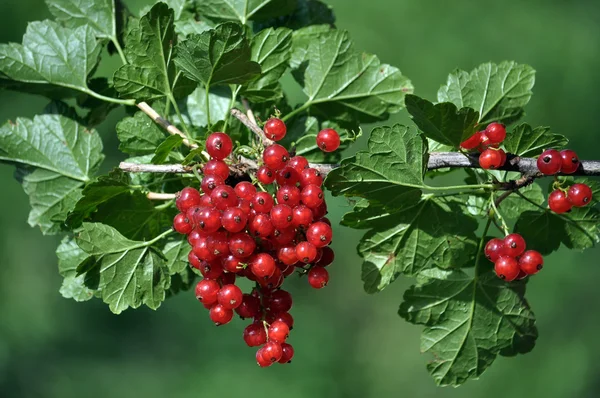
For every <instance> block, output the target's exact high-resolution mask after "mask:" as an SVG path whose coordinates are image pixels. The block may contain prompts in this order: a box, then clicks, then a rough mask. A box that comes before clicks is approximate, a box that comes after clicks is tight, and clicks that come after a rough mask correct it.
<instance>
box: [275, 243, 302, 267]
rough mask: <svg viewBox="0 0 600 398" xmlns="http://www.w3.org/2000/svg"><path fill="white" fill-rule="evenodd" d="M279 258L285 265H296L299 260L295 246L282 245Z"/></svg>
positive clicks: (278, 252) (278, 253)
mask: <svg viewBox="0 0 600 398" xmlns="http://www.w3.org/2000/svg"><path fill="white" fill-rule="evenodd" d="M277 259H278V260H279V261H281V262H282V263H283V264H285V265H294V264H296V263H297V262H298V257H297V256H296V248H295V247H294V246H281V247H280V248H279V250H278V251H277Z"/></svg>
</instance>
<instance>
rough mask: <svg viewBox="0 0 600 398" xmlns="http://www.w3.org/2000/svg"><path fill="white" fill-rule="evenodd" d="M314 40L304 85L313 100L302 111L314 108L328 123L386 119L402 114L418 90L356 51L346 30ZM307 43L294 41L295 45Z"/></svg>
mask: <svg viewBox="0 0 600 398" xmlns="http://www.w3.org/2000/svg"><path fill="white" fill-rule="evenodd" d="M311 28H312V27H311ZM311 28H309V30H310V31H311V32H314V29H311ZM298 32H300V31H298ZM299 35H300V37H301V36H302V34H301V33H300V34H299ZM310 37H311V39H310V42H309V44H308V51H307V52H306V57H305V59H306V61H308V66H307V67H306V70H305V71H304V76H303V79H301V80H299V82H300V83H301V84H302V83H303V85H304V92H305V94H306V95H307V96H308V99H307V101H306V103H305V104H304V105H303V107H306V108H308V107H315V108H316V109H317V110H318V111H319V112H321V113H323V114H327V115H329V116H328V118H329V119H334V120H336V119H341V120H344V121H347V122H348V121H353V122H357V121H372V120H383V119H385V118H387V117H388V115H389V113H395V112H398V111H399V110H400V109H402V106H403V104H404V96H405V94H407V93H411V92H412V90H413V86H412V84H411V83H410V80H408V78H406V77H405V76H403V75H402V73H400V70H398V69H397V68H395V67H393V66H390V65H386V64H382V63H381V62H380V61H379V59H378V58H377V57H376V56H375V55H371V54H367V53H361V52H359V51H357V50H356V49H355V48H354V45H353V43H352V42H351V41H350V39H349V37H348V33H347V32H346V31H341V30H329V31H327V32H320V34H318V35H317V36H316V37H312V34H311V35H310ZM302 42H303V41H302V40H294V46H295V47H296V48H297V46H298V45H299V44H303V43H302ZM304 44H306V43H304ZM297 61H298V60H296V62H297ZM295 77H296V78H297V74H295Z"/></svg>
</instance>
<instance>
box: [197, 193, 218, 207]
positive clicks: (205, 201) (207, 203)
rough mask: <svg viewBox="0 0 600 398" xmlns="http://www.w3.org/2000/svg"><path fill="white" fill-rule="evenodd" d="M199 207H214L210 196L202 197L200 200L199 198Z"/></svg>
mask: <svg viewBox="0 0 600 398" xmlns="http://www.w3.org/2000/svg"><path fill="white" fill-rule="evenodd" d="M200 207H215V204H214V203H213V201H212V199H211V197H210V194H204V195H202V198H200Z"/></svg>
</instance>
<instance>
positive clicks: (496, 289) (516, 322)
mask: <svg viewBox="0 0 600 398" xmlns="http://www.w3.org/2000/svg"><path fill="white" fill-rule="evenodd" d="M429 276H430V277H429V278H428V279H426V280H425V281H424V282H422V283H420V284H417V285H415V286H412V287H411V288H410V289H408V290H407V291H406V292H405V294H404V302H403V303H402V305H400V309H399V314H400V316H401V317H403V318H405V319H406V320H407V321H409V322H411V323H414V324H420V325H424V326H425V329H424V330H423V333H422V335H421V351H422V352H428V353H431V354H432V355H433V357H434V358H433V360H432V361H431V362H430V363H429V364H428V365H427V369H428V371H429V373H430V374H431V375H432V376H433V378H434V380H435V382H436V383H437V384H438V385H441V386H447V385H451V386H458V385H461V384H463V383H464V382H466V381H467V380H469V379H476V378H478V377H479V376H481V374H482V373H483V372H484V371H485V370H486V369H487V368H488V367H489V366H490V365H491V364H492V363H493V362H494V360H495V359H496V357H497V356H498V354H500V352H501V351H502V350H505V349H508V348H510V349H511V350H513V351H514V352H528V351H531V349H533V346H534V345H535V341H536V339H537V335H538V332H537V328H536V326H535V318H534V314H533V312H532V311H531V309H530V308H529V304H528V303H527V301H526V300H525V297H524V294H525V286H524V282H514V283H505V282H503V281H502V280H500V279H499V278H498V277H497V276H496V275H495V274H494V273H493V272H485V273H481V274H479V275H477V276H476V277H475V278H474V277H472V276H469V275H467V274H466V273H464V272H462V271H452V272H437V273H430V274H429Z"/></svg>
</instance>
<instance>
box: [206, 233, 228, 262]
mask: <svg viewBox="0 0 600 398" xmlns="http://www.w3.org/2000/svg"><path fill="white" fill-rule="evenodd" d="M206 242H207V244H208V249H209V250H210V251H211V252H212V254H214V255H215V256H217V257H221V256H227V255H229V240H228V238H227V233H226V232H224V231H218V232H215V233H213V234H210V235H208V236H207V237H206Z"/></svg>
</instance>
